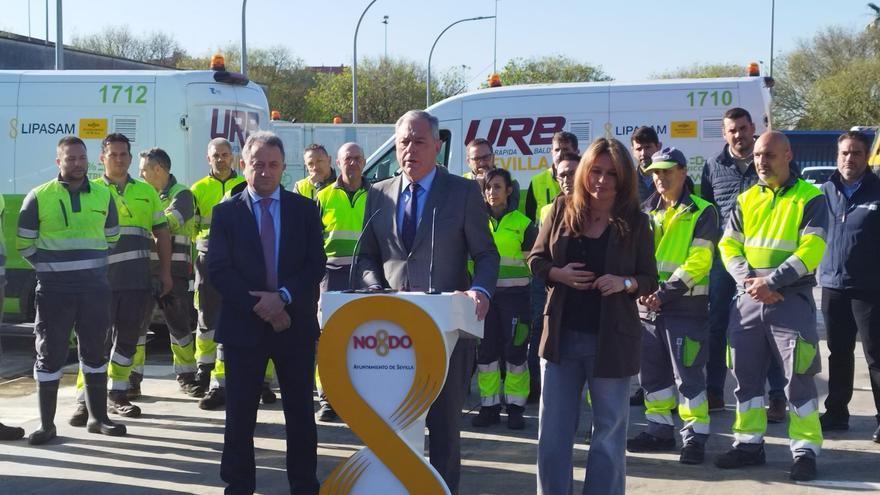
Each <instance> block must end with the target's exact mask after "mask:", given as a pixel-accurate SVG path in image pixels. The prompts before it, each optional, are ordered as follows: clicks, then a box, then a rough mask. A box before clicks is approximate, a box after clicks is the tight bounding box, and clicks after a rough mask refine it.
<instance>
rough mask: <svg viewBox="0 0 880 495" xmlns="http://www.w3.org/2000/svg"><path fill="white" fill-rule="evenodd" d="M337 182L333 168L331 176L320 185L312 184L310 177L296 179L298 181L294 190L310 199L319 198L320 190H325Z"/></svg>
mask: <svg viewBox="0 0 880 495" xmlns="http://www.w3.org/2000/svg"><path fill="white" fill-rule="evenodd" d="M335 183H336V173H335V172H333V171H332V170H331V171H330V177H327V180H325V181H324V182H323V183H321V184H320V185H318V186H315V185H314V184H312V181H311V180H309V178H308V177H306V178H305V179H300V180H298V181H296V183H295V184H294V185H293V192H295V193H297V194H299V195H300V196H304V197H306V198H309V199H317V197H318V193H319V192H321V191H323V190H324V189H326V188H327V187H328V186H332V185H333V184H335Z"/></svg>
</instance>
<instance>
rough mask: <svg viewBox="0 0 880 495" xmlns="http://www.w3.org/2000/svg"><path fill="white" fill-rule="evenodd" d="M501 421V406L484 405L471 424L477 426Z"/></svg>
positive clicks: (481, 426) (485, 425)
mask: <svg viewBox="0 0 880 495" xmlns="http://www.w3.org/2000/svg"><path fill="white" fill-rule="evenodd" d="M500 422H501V406H500V405H498V406H482V407H480V412H479V413H478V414H477V415H476V416H474V417H473V419H471V425H473V426H476V427H477V428H485V427H487V426H491V425H496V424H498V423H500Z"/></svg>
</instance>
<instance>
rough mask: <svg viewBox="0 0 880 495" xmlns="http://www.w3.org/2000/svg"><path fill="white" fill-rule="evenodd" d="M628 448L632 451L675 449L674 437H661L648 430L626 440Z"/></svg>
mask: <svg viewBox="0 0 880 495" xmlns="http://www.w3.org/2000/svg"><path fill="white" fill-rule="evenodd" d="M626 450H628V451H630V452H664V451H667V450H675V439H674V438H660V437H655V436H654V435H651V434H650V433H648V432H645V431H643V432H641V433H639V434H638V435H636V436H635V438H630V439H629V440H627V441H626Z"/></svg>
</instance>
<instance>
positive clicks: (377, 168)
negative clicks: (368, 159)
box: [364, 129, 452, 182]
mask: <svg viewBox="0 0 880 495" xmlns="http://www.w3.org/2000/svg"><path fill="white" fill-rule="evenodd" d="M451 137H452V133H451V132H449V131H448V130H447V129H440V140H441V141H442V142H443V143H442V144H441V145H440V151H438V152H437V163H439V164H440V165H443V166H444V167H447V168H448V167H449V163H448V162H449V141H450V139H451ZM399 173H400V163H398V162H397V153H395V148H394V146H392V147H391V148H389V149H388V151H386V152H385V154H384V155H382V157H381V158H379V159H378V160H376V162H375V163H373V164H372V165H370V167H369V168H368V169H366V170H364V178H366V179H367V180H368V181H369V182H379V181H380V180H384V179H387V178H388V177H391V176H393V175H397V174H399Z"/></svg>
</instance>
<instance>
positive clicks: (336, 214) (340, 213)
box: [317, 185, 367, 266]
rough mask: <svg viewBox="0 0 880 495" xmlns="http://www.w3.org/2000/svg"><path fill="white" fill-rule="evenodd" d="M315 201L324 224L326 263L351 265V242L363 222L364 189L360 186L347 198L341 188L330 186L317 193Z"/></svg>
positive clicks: (357, 235) (352, 251)
mask: <svg viewBox="0 0 880 495" xmlns="http://www.w3.org/2000/svg"><path fill="white" fill-rule="evenodd" d="M317 201H318V206H319V207H320V209H321V222H322V223H323V225H324V253H325V254H326V255H327V264H328V265H330V266H348V265H351V263H352V256H353V255H354V248H355V244H357V239H358V237H359V236H360V235H361V229H362V227H363V223H364V207H365V206H366V204H367V190H366V189H365V188H363V187H362V188H360V189H358V190H357V191H355V193H354V195H352V196H351V197H349V195H348V192H346V190H345V189H344V188H342V187H339V186H337V185H333V186H331V187H326V188H324V189H322V190H321V191H320V192H318V196H317Z"/></svg>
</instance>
